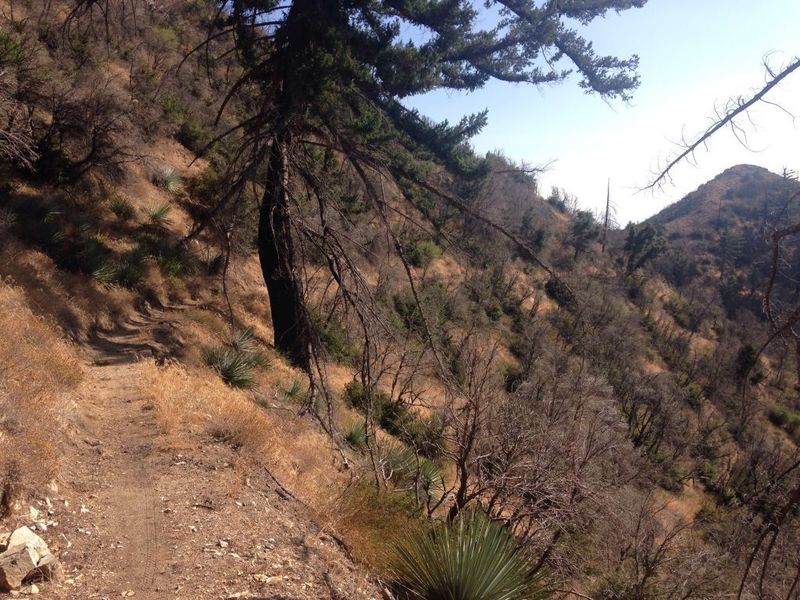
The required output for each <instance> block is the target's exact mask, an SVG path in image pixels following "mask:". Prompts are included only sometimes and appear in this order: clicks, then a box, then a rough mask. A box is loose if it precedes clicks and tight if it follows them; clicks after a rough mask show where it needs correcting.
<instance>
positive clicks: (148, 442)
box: [39, 311, 380, 600]
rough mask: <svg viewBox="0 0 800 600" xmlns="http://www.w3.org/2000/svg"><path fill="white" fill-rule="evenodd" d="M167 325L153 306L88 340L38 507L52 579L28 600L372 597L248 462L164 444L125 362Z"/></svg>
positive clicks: (361, 575) (214, 448) (212, 450)
mask: <svg viewBox="0 0 800 600" xmlns="http://www.w3.org/2000/svg"><path fill="white" fill-rule="evenodd" d="M174 329H175V327H174V325H173V324H172V323H170V322H169V315H168V313H165V312H163V311H159V313H158V314H157V315H154V314H149V315H142V316H141V318H137V320H136V321H134V322H133V323H129V325H127V326H126V331H122V330H118V331H115V332H111V333H106V334H105V335H102V336H98V338H96V340H95V344H94V348H93V352H92V358H91V359H90V360H91V362H92V364H91V365H90V366H89V367H88V368H87V372H86V377H85V380H84V382H83V384H82V386H81V389H80V390H79V395H78V398H77V400H76V402H75V405H74V407H73V410H72V412H71V414H70V415H69V416H68V423H69V427H68V436H67V438H68V441H67V442H66V443H65V445H64V447H63V448H62V457H61V465H62V467H61V474H60V477H59V479H58V489H53V490H51V491H50V493H49V497H48V498H47V500H46V501H43V502H41V503H40V506H39V508H40V510H42V512H43V513H45V512H47V513H49V516H48V519H49V521H50V526H49V527H48V529H47V531H45V532H43V533H42V535H43V537H45V539H46V540H47V541H48V543H49V544H50V546H51V549H53V551H54V552H55V553H56V554H57V555H58V556H59V557H60V558H61V560H62V563H63V565H64V567H65V578H64V581H63V582H62V583H61V584H59V585H54V584H45V585H44V586H43V587H42V589H41V593H40V596H39V597H42V598H54V599H58V600H62V599H78V598H80V599H84V598H86V599H89V598H98V599H111V598H125V597H134V598H136V599H145V600H151V599H185V600H190V599H191V600H198V599H204V598H209V599H211V598H222V599H227V598H237V599H238V598H241V599H245V598H250V599H252V600H257V599H262V600H267V599H274V600H290V599H292V600H294V599H298V600H299V599H309V600H311V599H317V598H325V599H328V598H334V599H338V598H349V599H354V600H356V599H363V600H366V599H373V598H374V599H377V598H379V597H380V593H379V591H378V589H377V588H376V587H375V585H374V584H373V583H372V582H371V581H370V579H369V578H368V576H367V574H366V573H365V572H363V571H362V570H361V569H360V568H358V567H357V566H356V565H354V564H352V563H351V562H350V560H349V559H348V558H347V556H346V555H345V553H344V552H343V551H342V549H341V548H340V547H339V546H338V545H337V543H336V542H335V541H334V540H333V539H332V538H331V537H330V536H329V535H327V534H326V533H325V532H323V531H321V530H320V529H319V528H318V527H317V526H316V525H315V524H314V523H313V522H312V521H311V520H310V518H309V515H308V514H306V511H305V509H304V507H303V506H302V505H299V504H297V503H296V502H295V501H293V500H292V499H290V498H286V497H285V494H279V493H278V491H276V490H275V489H273V488H272V487H271V485H270V484H271V482H270V481H268V480H267V479H266V478H265V477H263V470H261V469H259V468H258V467H257V465H253V461H252V460H245V459H244V458H243V457H240V456H239V455H238V454H237V453H236V451H235V450H234V449H233V448H230V447H228V446H226V445H224V444H220V443H215V442H213V441H212V440H211V439H210V438H209V439H207V440H198V441H197V444H193V445H191V446H188V447H185V448H184V447H181V448H180V451H178V450H176V449H175V448H173V447H172V446H171V445H170V444H169V443H168V441H167V440H165V439H164V438H163V436H162V435H161V434H160V433H159V428H158V424H157V422H156V419H155V415H154V410H153V403H152V402H153V397H152V394H153V393H157V390H155V391H153V390H147V389H146V386H145V385H144V377H143V372H144V363H142V362H139V359H138V357H139V356H140V355H141V353H142V352H143V351H144V352H146V353H147V354H151V355H155V356H156V358H158V357H159V356H163V355H164V354H168V352H167V351H168V350H169V346H168V344H165V343H164V341H163V340H162V341H159V340H154V339H153V337H154V336H153V332H154V331H170V332H174ZM162 351H163V352H164V354H161V352H162ZM142 360H149V361H152V360H153V357H152V356H151V357H150V358H147V359H142ZM48 502H49V504H48ZM48 509H49V510H48Z"/></svg>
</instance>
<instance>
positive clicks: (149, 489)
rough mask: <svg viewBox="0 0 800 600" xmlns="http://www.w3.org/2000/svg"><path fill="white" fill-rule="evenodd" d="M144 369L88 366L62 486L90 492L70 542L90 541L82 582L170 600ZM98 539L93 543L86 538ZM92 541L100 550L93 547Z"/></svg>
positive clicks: (158, 466)
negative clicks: (142, 384) (143, 384)
mask: <svg viewBox="0 0 800 600" xmlns="http://www.w3.org/2000/svg"><path fill="white" fill-rule="evenodd" d="M140 369H141V366H140V364H138V363H129V364H115V365H114V366H105V367H101V366H92V367H90V368H89V369H88V372H87V377H86V384H85V386H84V389H83V393H82V394H81V402H80V404H79V405H78V406H77V412H76V415H75V426H76V431H75V433H77V434H79V435H78V436H76V438H77V439H75V440H74V443H73V445H72V451H73V452H74V454H72V452H70V450H69V449H68V450H67V452H66V453H65V456H64V459H63V461H62V462H63V464H64V467H65V468H66V469H68V472H69V475H68V480H67V481H66V482H65V484H66V485H67V486H71V487H72V488H73V490H74V491H76V492H77V493H78V494H81V493H83V494H84V495H85V499H83V500H78V499H76V501H75V502H76V503H77V509H78V510H77V515H78V517H83V519H79V522H80V521H84V522H86V525H85V526H80V525H79V524H78V523H76V524H75V529H74V531H75V532H76V533H77V536H76V537H77V538H78V540H77V541H75V543H74V544H73V545H74V546H75V547H76V548H77V549H78V550H81V549H82V547H84V546H86V551H85V554H84V556H83V558H84V559H85V560H86V562H87V563H88V564H87V567H88V568H89V570H88V572H85V571H84V573H83V575H84V577H83V578H81V579H82V580H85V582H81V585H79V587H83V585H89V586H91V587H92V588H95V589H94V590H92V592H93V593H97V594H100V595H101V596H102V595H103V594H105V593H109V594H111V595H112V596H114V595H116V596H120V595H122V594H125V595H127V596H132V595H134V594H135V596H136V597H137V598H145V599H150V598H153V599H155V598H165V597H168V596H165V595H164V593H165V592H166V585H167V583H166V578H165V569H164V565H165V560H166V558H167V557H168V548H167V547H166V546H165V544H164V536H163V532H162V512H161V506H160V504H161V503H160V501H159V499H158V493H157V487H158V485H159V479H160V475H159V474H160V473H161V472H162V471H163V468H164V457H163V456H161V455H160V453H159V451H158V447H157V446H158V433H157V432H158V428H157V425H156V423H155V420H154V418H153V411H152V404H150V403H148V401H147V399H146V398H145V397H144V396H143V394H142V393H141V390H140V389H139V386H138V385H137V382H139V381H140V380H141V376H140V373H139V371H140ZM67 502H68V506H67V507H69V501H67ZM93 536H94V538H95V539H92V540H91V544H87V543H85V542H86V541H87V540H84V539H82V538H92V537H93ZM67 539H70V538H67ZM70 542H73V540H70ZM95 545H99V546H100V548H102V552H101V553H98V554H94V553H93V552H91V550H90V548H91V547H93V546H95ZM68 550H69V549H68ZM76 597H77V596H76ZM87 597H92V596H91V595H89V596H87Z"/></svg>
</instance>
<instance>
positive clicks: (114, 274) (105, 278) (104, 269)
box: [92, 261, 120, 285]
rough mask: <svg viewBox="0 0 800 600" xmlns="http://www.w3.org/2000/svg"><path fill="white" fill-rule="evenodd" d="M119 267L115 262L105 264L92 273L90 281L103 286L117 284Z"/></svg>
mask: <svg viewBox="0 0 800 600" xmlns="http://www.w3.org/2000/svg"><path fill="white" fill-rule="evenodd" d="M119 275H120V266H119V264H117V263H116V262H111V261H109V262H105V263H103V264H102V265H100V266H99V267H97V268H96V269H95V270H94V271H92V279H94V280H95V281H96V282H97V283H101V284H103V285H113V284H115V283H118V282H119Z"/></svg>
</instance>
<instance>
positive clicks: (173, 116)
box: [159, 94, 184, 123]
mask: <svg viewBox="0 0 800 600" xmlns="http://www.w3.org/2000/svg"><path fill="white" fill-rule="evenodd" d="M159 102H160V104H161V108H162V109H164V116H165V117H167V119H169V120H170V121H172V122H173V123H174V122H176V121H178V120H179V119H180V118H182V117H183V113H184V110H183V107H182V106H181V104H180V102H179V101H178V99H177V98H176V97H175V96H174V95H173V94H162V95H161V98H159Z"/></svg>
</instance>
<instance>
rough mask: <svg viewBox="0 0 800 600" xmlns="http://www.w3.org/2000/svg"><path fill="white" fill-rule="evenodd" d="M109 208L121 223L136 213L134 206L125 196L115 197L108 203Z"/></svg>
mask: <svg viewBox="0 0 800 600" xmlns="http://www.w3.org/2000/svg"><path fill="white" fill-rule="evenodd" d="M108 208H109V209H110V210H111V212H112V213H114V215H116V217H117V218H118V219H119V220H120V221H127V220H128V219H130V218H132V217H133V215H134V214H135V213H136V209H135V208H134V207H133V204H131V202H130V200H128V199H127V198H125V197H124V196H113V197H112V198H111V199H110V200H109V201H108Z"/></svg>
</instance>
